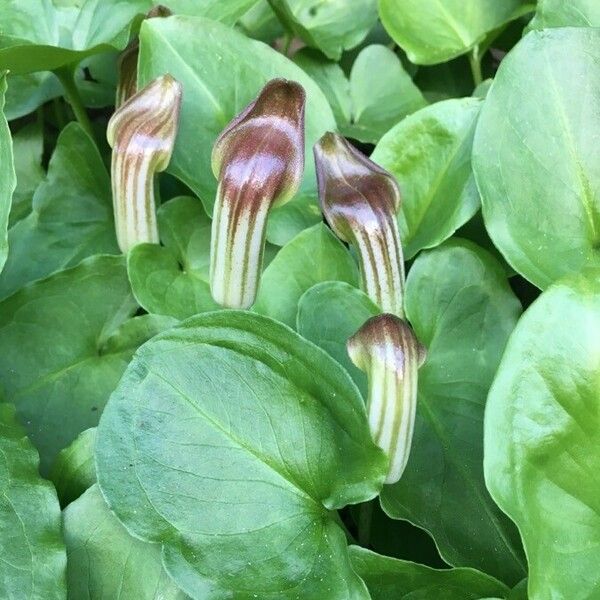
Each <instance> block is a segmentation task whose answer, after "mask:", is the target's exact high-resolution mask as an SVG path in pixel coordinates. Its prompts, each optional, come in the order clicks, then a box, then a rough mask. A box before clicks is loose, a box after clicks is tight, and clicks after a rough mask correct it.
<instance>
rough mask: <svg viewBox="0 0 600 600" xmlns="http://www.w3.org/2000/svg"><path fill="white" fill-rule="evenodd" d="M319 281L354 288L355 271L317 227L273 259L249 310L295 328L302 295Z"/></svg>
mask: <svg viewBox="0 0 600 600" xmlns="http://www.w3.org/2000/svg"><path fill="white" fill-rule="evenodd" d="M322 281H345V282H346V283H350V284H352V285H358V268H357V266H356V263H355V262H354V259H353V258H352V256H351V255H350V252H348V250H347V249H346V247H345V246H344V245H343V244H342V243H341V242H340V241H339V240H338V239H337V238H336V237H335V236H334V235H333V234H332V233H331V231H330V230H329V229H328V228H327V227H326V226H325V225H324V224H323V223H320V224H319V225H315V226H314V227H311V228H310V229H306V230H305V231H303V232H302V233H300V234H299V235H297V236H296V237H295V238H294V239H293V240H292V241H291V242H288V243H287V244H286V245H285V246H284V247H283V248H282V249H281V250H280V251H279V253H278V254H277V255H276V256H275V258H274V259H273V261H272V262H271V264H269V266H268V267H267V268H266V269H265V272H264V273H263V276H262V279H261V283H260V288H259V291H258V298H257V299H256V304H255V305H254V308H253V310H255V311H256V312H259V313H261V314H263V315H268V316H269V317H272V318H274V319H277V320H278V321H281V322H282V323H285V324H286V325H289V326H290V327H295V326H296V313H297V311H298V302H299V301H300V298H301V296H302V294H303V293H304V292H305V291H306V290H308V289H309V288H311V287H312V286H313V285H315V284H317V283H320V282H322Z"/></svg>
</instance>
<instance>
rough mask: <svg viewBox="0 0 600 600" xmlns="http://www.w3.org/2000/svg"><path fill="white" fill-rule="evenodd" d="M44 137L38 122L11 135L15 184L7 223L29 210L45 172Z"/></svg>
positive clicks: (14, 220) (20, 217)
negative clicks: (43, 166)
mask: <svg viewBox="0 0 600 600" xmlns="http://www.w3.org/2000/svg"><path fill="white" fill-rule="evenodd" d="M43 151H44V137H43V132H42V127H41V124H40V123H28V124H27V125H25V126H24V127H22V128H21V129H19V131H17V133H15V134H14V135H13V158H14V164H15V174H16V176H17V186H16V188H15V191H14V192H13V197H12V206H11V208H10V220H9V225H12V224H14V223H15V222H16V221H19V220H20V219H22V218H23V217H25V216H26V215H27V214H28V213H29V212H30V211H31V201H32V199H33V194H34V192H35V190H36V188H37V186H38V184H39V183H41V181H42V180H43V179H44V176H45V175H46V173H45V172H44V169H43V168H42V153H43Z"/></svg>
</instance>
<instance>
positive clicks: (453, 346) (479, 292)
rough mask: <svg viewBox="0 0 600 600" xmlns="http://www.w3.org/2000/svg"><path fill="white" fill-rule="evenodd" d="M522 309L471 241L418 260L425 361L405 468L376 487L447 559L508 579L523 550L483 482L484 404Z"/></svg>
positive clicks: (417, 326) (411, 308)
mask: <svg viewBox="0 0 600 600" xmlns="http://www.w3.org/2000/svg"><path fill="white" fill-rule="evenodd" d="M519 313H520V305H519V302H518V300H517V299H516V298H515V297H514V295H513V293H512V292H511V290H510V287H509V285H508V282H507V280H506V277H505V276H504V273H503V271H502V268H501V267H500V265H499V264H498V263H497V262H496V261H495V259H493V258H492V256H491V255H489V254H488V253H487V252H485V251H483V250H481V249H480V248H478V247H477V246H475V244H472V243H470V242H466V241H459V240H453V241H449V242H446V243H445V244H444V245H443V246H440V247H439V248H436V249H435V250H431V251H429V252H426V253H423V254H421V255H420V256H419V257H418V258H417V259H416V260H415V262H414V264H413V266H412V268H411V270H410V272H409V274H408V278H407V282H406V314H407V316H408V319H409V321H410V322H411V324H412V326H413V328H414V330H415V333H416V334H417V337H418V339H419V340H420V341H421V342H422V343H423V344H424V345H425V347H426V348H427V360H426V362H425V364H424V365H423V366H422V367H421V369H420V370H419V390H418V400H417V419H416V424H415V433H414V438H413V445H412V449H411V454H410V458H409V461H408V465H407V468H406V471H405V473H404V475H403V477H402V479H401V480H400V481H399V482H398V483H396V484H394V485H391V486H385V487H384V489H383V492H382V494H381V502H382V506H383V508H384V510H385V511H386V513H387V514H388V515H389V516H390V517H393V518H397V519H406V520H408V521H410V522H411V523H414V524H415V525H417V526H419V527H422V528H424V529H426V530H427V531H429V532H430V533H431V534H432V536H433V537H434V539H435V541H436V544H437V546H438V548H439V550H440V554H441V555H442V557H443V558H444V560H446V562H448V563H449V564H451V565H453V566H470V567H474V568H477V569H479V570H481V571H483V572H485V573H488V574H490V575H493V576H494V577H498V578H499V579H501V580H502V581H504V582H505V583H507V584H514V583H516V582H517V581H520V580H521V579H522V578H523V577H524V576H525V559H524V557H523V554H522V549H521V546H520V541H519V536H518V533H517V531H516V529H515V528H514V526H513V524H512V523H511V522H510V521H508V519H507V518H506V517H505V516H504V515H503V514H502V513H501V511H500V510H499V509H498V507H497V506H496V505H495V504H494V502H493V501H492V498H491V497H490V496H489V494H488V493H487V490H486V488H485V484H484V477H483V464H482V462H483V460H482V459H483V413H484V406H485V400H486V395H487V392H488V389H489V386H490V384H491V382H492V378H493V376H494V373H495V371H496V368H497V366H498V363H499V362H500V357H501V355H502V352H503V350H504V346H505V344H506V341H507V339H508V336H509V334H510V332H511V331H512V329H513V327H514V326H515V323H516V321H517V318H518V316H519Z"/></svg>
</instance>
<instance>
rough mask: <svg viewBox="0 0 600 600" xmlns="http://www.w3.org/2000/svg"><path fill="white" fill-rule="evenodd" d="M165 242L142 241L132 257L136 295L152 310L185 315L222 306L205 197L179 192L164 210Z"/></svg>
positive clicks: (160, 213)
mask: <svg viewBox="0 0 600 600" xmlns="http://www.w3.org/2000/svg"><path fill="white" fill-rule="evenodd" d="M158 224H159V230H160V236H161V241H162V243H163V245H162V246H159V245H157V244H140V245H139V246H135V247H134V248H133V249H132V250H131V251H130V253H129V256H128V258H127V272H128V274H129V280H130V281H131V287H132V289H133V295H134V296H135V299H136V300H137V301H138V302H139V304H140V306H142V307H143V308H144V309H146V310H147V311H148V312H150V313H157V314H162V315H171V316H172V317H176V318H178V319H185V318H186V317H190V316H192V315H195V314H197V313H200V312H205V311H208V310H216V309H218V308H219V306H218V304H217V303H216V302H215V301H214V300H213V299H212V296H211V295H210V287H209V284H208V275H209V265H210V234H211V232H210V228H211V224H210V219H209V218H208V217H207V216H206V213H205V212H204V209H203V208H202V204H201V203H200V201H199V200H196V199H195V198H189V197H183V196H182V197H179V198H174V199H173V200H170V201H169V202H167V203H166V204H163V205H162V206H161V207H160V208H159V210H158Z"/></svg>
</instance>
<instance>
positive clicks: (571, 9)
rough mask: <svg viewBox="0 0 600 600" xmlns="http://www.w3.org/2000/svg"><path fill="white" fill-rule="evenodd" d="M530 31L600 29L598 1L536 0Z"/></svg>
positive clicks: (599, 6)
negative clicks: (549, 28)
mask: <svg viewBox="0 0 600 600" xmlns="http://www.w3.org/2000/svg"><path fill="white" fill-rule="evenodd" d="M529 26H530V27H531V28H532V29H545V28H546V27H600V3H599V2H598V0H538V4H537V10H536V13H535V17H534V19H533V20H532V21H531V23H530V25H529Z"/></svg>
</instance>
